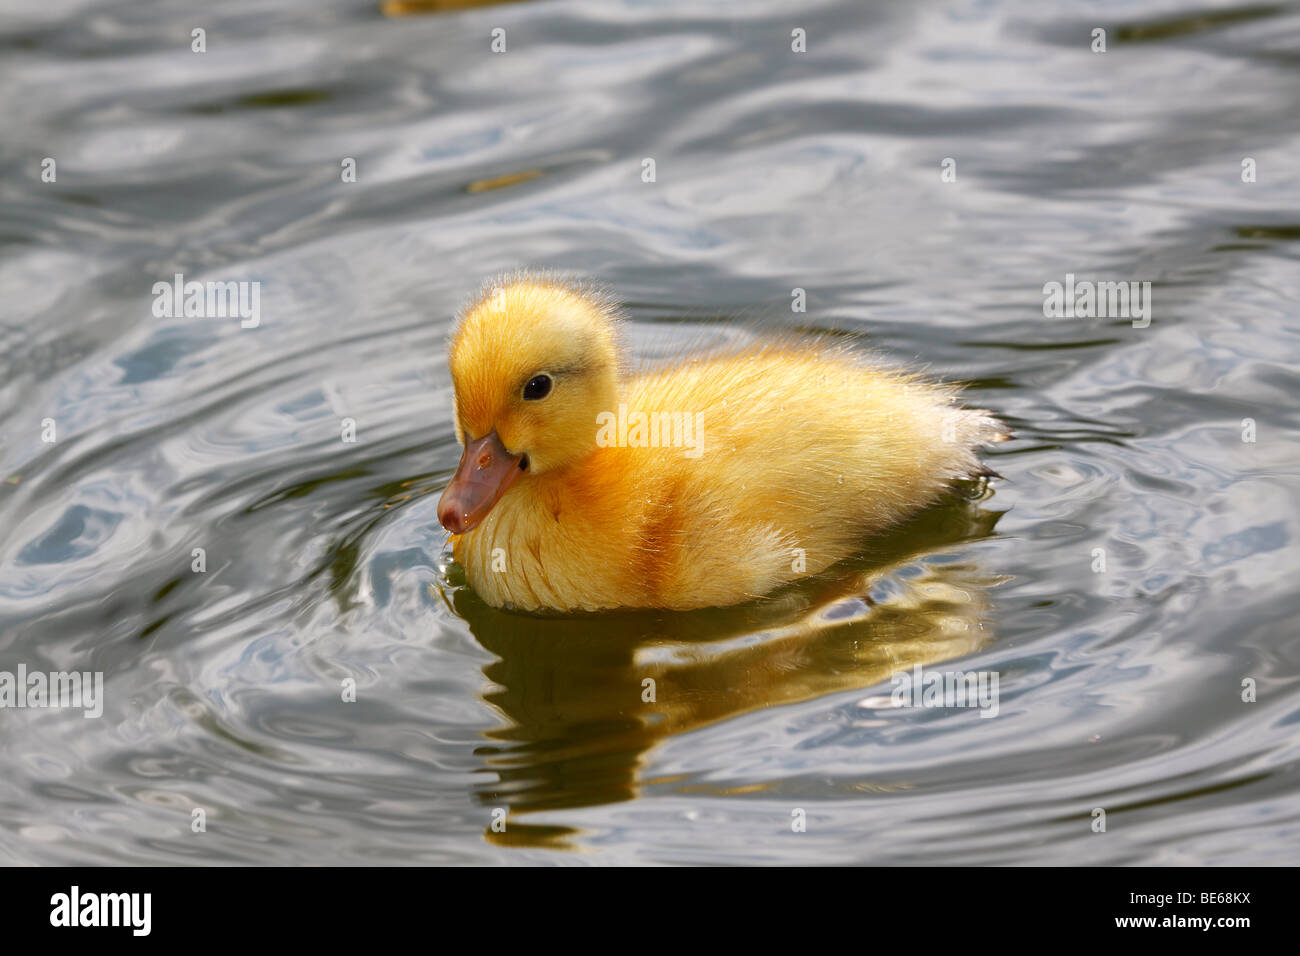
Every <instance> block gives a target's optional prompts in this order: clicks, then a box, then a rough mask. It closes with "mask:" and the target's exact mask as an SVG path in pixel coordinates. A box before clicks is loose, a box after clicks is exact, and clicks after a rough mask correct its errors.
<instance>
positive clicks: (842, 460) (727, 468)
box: [620, 342, 1006, 608]
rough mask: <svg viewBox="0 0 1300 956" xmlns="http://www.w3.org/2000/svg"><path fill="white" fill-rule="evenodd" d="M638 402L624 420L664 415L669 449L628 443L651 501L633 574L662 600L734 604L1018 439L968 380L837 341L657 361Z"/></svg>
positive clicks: (833, 552) (640, 525)
mask: <svg viewBox="0 0 1300 956" xmlns="http://www.w3.org/2000/svg"><path fill="white" fill-rule="evenodd" d="M624 399H625V402H624V403H625V404H626V409H627V410H626V414H623V413H622V412H621V411H620V415H621V416H622V417H623V418H627V419H631V420H632V421H634V422H646V423H648V424H654V423H655V422H656V421H657V422H658V424H659V425H660V426H661V427H660V429H659V434H658V435H657V436H654V437H656V438H657V447H638V448H634V449H633V448H628V449H626V450H625V451H626V452H631V453H632V454H633V455H634V456H635V468H634V469H632V470H631V472H629V474H630V475H634V476H635V477H634V479H633V480H634V481H635V484H636V487H637V490H638V493H637V500H638V501H639V502H640V503H643V504H642V505H641V508H642V510H641V512H640V513H639V515H638V519H639V520H637V521H634V522H632V526H631V527H630V528H629V531H628V533H629V535H631V537H632V538H633V539H634V540H633V541H632V543H631V558H630V560H631V561H632V564H633V568H632V571H633V573H632V575H631V580H632V581H635V582H637V583H638V586H639V587H640V588H642V589H644V591H645V594H646V597H645V599H644V600H643V602H642V603H646V604H651V605H654V606H663V607H678V608H682V607H701V606H709V605H724V604H732V603H736V602H738V601H742V600H745V599H747V598H749V597H755V596H758V595H761V594H764V593H767V592H768V591H770V590H772V589H773V588H774V587H777V586H779V585H781V584H783V583H785V582H787V581H790V580H793V579H795V578H798V577H801V576H803V575H805V574H815V573H817V572H819V571H821V570H823V569H825V568H826V567H828V566H829V565H831V564H833V563H835V562H836V561H839V560H842V559H844V558H846V557H848V556H850V555H851V554H853V553H854V552H855V551H856V550H858V549H859V548H860V547H861V545H862V543H863V540H864V538H865V537H867V536H869V535H870V534H872V533H875V532H878V531H881V530H883V529H884V528H887V527H889V526H890V525H894V524H897V523H898V522H900V521H902V520H904V519H905V518H907V517H908V516H909V515H911V514H913V513H915V512H917V511H919V510H920V509H922V508H924V507H925V506H927V505H929V504H931V503H933V502H934V501H935V500H936V499H938V498H939V497H940V496H941V495H942V494H943V492H944V491H945V489H947V488H948V487H949V486H950V485H951V484H952V483H953V482H954V481H955V480H958V479H962V478H967V477H972V476H974V475H977V474H979V473H981V470H982V469H981V465H980V463H979V461H978V458H977V456H976V449H977V448H978V447H979V446H980V445H981V444H984V443H987V442H993V441H1000V440H1002V439H1003V438H1005V437H1006V435H1005V431H1004V429H1003V428H1002V427H1001V426H1000V425H999V424H998V423H997V422H996V421H995V420H994V419H993V418H992V417H991V416H989V415H988V414H987V413H985V412H981V411H975V410H969V409H964V408H961V407H959V406H957V405H956V404H955V392H954V391H953V390H951V389H948V388H945V387H942V386H937V385H933V384H929V383H926V382H924V381H922V380H920V379H919V378H917V377H916V376H913V375H908V374H905V373H901V372H897V371H893V370H888V369H886V368H884V367H881V366H874V365H870V364H866V363H865V362H864V360H863V359H862V358H861V357H860V356H859V355H857V354H855V353H851V352H848V351H846V350H842V349H839V348H836V347H834V346H824V345H816V346H812V347H809V346H807V345H804V346H802V347H800V346H797V345H793V344H785V343H780V342H769V343H764V344H760V345H756V346H753V347H750V348H748V349H745V350H744V351H741V352H737V353H734V354H730V355H722V356H717V357H713V358H696V359H694V360H692V361H691V362H690V363H689V364H686V365H683V366H680V367H676V368H671V369H664V370H660V371H648V372H644V373H642V374H639V375H636V376H634V377H633V378H631V379H630V380H629V381H628V382H627V383H626V389H625V396H624ZM637 412H640V413H641V414H642V415H643V416H644V417H643V418H640V419H637V418H635V417H634V416H635V415H636V413H637ZM678 414H680V417H677V416H678ZM655 416H658V417H657V419H656V417H655ZM678 421H680V422H682V423H683V424H682V425H681V428H682V431H681V432H673V433H672V435H671V436H670V439H669V440H665V436H664V434H663V426H665V425H668V426H674V425H675V424H676V423H677V422H678ZM622 437H623V436H622V435H620V438H622ZM646 438H647V436H646V435H645V434H644V433H642V434H635V433H634V434H633V435H632V441H636V440H637V439H642V440H645V439H646ZM678 438H681V439H682V440H681V441H678V440H677V439H678ZM646 444H650V442H646Z"/></svg>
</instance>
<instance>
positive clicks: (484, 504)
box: [438, 431, 526, 534]
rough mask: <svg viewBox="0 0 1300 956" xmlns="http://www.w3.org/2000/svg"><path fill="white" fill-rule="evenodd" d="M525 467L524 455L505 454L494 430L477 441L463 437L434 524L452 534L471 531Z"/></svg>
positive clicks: (504, 447) (507, 452) (439, 502)
mask: <svg viewBox="0 0 1300 956" xmlns="http://www.w3.org/2000/svg"><path fill="white" fill-rule="evenodd" d="M525 467H526V464H525V461H524V456H523V455H522V454H519V455H512V454H511V453H510V452H509V451H507V450H506V446H505V445H503V444H501V439H500V438H498V437H497V433H496V432H495V431H491V432H488V433H487V434H486V435H484V436H483V437H482V438H480V439H478V440H477V441H471V440H470V439H469V436H466V440H465V452H464V454H462V455H461V456H460V464H459V465H458V466H457V467H456V474H454V475H453V476H452V478H451V482H450V483H449V484H448V485H447V489H446V490H445V491H444V492H443V493H442V497H441V498H439V499H438V521H440V522H441V523H442V526H443V527H444V528H446V529H447V530H448V531H450V532H451V533H452V534H465V533H466V532H467V531H473V530H474V529H475V528H476V527H478V525H479V523H480V522H482V520H483V519H484V518H486V517H487V514H488V512H489V511H491V510H492V506H493V505H495V504H496V503H497V502H498V501H500V500H501V496H502V495H504V494H505V493H506V492H507V491H508V490H510V486H511V485H513V484H514V483H515V479H516V478H518V477H519V475H520V474H521V473H522V472H523V471H524V468H525Z"/></svg>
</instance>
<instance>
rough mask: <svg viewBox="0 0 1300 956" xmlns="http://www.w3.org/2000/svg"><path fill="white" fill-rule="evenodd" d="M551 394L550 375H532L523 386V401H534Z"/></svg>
mask: <svg viewBox="0 0 1300 956" xmlns="http://www.w3.org/2000/svg"><path fill="white" fill-rule="evenodd" d="M549 394H551V376H549V375H534V376H533V377H532V378H530V379H529V380H528V384H527V385H525V386H524V401H526V402H535V401H537V400H538V399H539V398H545V397H546V396H547V395H549Z"/></svg>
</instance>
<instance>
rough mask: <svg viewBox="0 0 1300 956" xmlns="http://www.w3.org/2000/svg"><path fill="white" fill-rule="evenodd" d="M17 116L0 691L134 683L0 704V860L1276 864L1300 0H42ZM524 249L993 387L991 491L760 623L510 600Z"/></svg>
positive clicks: (824, 580)
mask: <svg viewBox="0 0 1300 956" xmlns="http://www.w3.org/2000/svg"><path fill="white" fill-rule="evenodd" d="M195 28H202V29H203V30H205V31H206V34H205V38H206V52H204V53H196V52H193V50H192V49H191V45H192V43H193V38H192V30H194V29H195ZM1097 28H1101V29H1104V30H1105V31H1106V33H1105V39H1106V50H1105V52H1104V53H1103V52H1094V51H1093V49H1092V47H1093V44H1094V39H1093V31H1094V30H1095V29H1097ZM498 30H500V31H504V33H502V34H499V36H501V37H503V38H504V43H505V50H504V52H500V53H494V52H493V51H492V44H493V42H494V31H498ZM796 30H802V31H804V35H805V36H806V51H805V52H795V51H794V50H792V43H795V42H796V41H795V40H794V39H792V31H796ZM0 116H3V135H0V672H5V671H7V672H13V673H16V672H17V671H18V669H19V667H20V666H21V667H23V668H25V669H26V671H28V672H36V671H42V672H49V671H79V672H101V673H102V675H103V699H102V708H103V709H102V715H100V716H98V717H97V718H94V719H87V718H86V717H85V716H83V712H82V711H81V710H76V709H70V708H57V709H52V708H47V709H40V708H17V707H6V708H4V709H0V861H3V862H5V863H9V864H70V863H92V864H97V863H104V864H127V863H152V864H197V863H217V864H229V863H272V864H374V863H392V864H419V863H516V862H525V863H555V864H570V863H578V864H589V863H598V864H600V863H703V862H721V863H760V864H766V863H800V864H807V863H845V862H854V863H884V864H909V863H941V864H969V863H982V864H990V863H992V864H1008V863H1034V864H1058V863H1073V864H1135V863H1140V864H1281V863H1294V862H1296V861H1297V859H1298V858H1300V853H1298V852H1297V848H1298V846H1300V763H1298V761H1300V640H1298V639H1297V627H1298V624H1297V620H1298V619H1300V597H1298V596H1297V585H1296V581H1297V575H1298V573H1300V552H1298V551H1297V546H1296V545H1297V534H1298V533H1300V518H1298V517H1297V515H1298V512H1300V508H1298V506H1300V444H1298V443H1297V438H1298V437H1300V419H1298V417H1297V412H1296V401H1297V397H1300V304H1298V303H1300V8H1297V7H1296V6H1294V5H1289V4H1276V5H1274V4H1263V5H1237V6H1233V5H1215V4H1208V5H1204V6H1201V5H1196V6H1187V5H1182V4H1177V3H1172V2H1170V3H1165V2H1154V0H1153V2H1147V3H1075V2H1063V3H1052V4H1035V3H1012V2H996V3H977V2H957V3H932V2H924V0H923V2H911V0H907V2H896V3H873V4H870V5H867V4H862V3H855V2H809V3H800V4H789V3H773V2H753V3H725V4H724V3H699V2H692V3H685V2H683V3H636V2H630V0H629V2H619V3H609V2H597V0H590V2H555V0H541V2H525V3H511V4H502V5H483V4H474V3H467V2H461V3H456V2H446V3H438V2H429V3H416V2H397V0H390V2H387V3H384V4H382V5H381V4H379V3H372V2H342V0H332V2H328V0H327V2H315V0H313V2H306V0H293V2H286V3H277V4H256V3H214V4H184V3H167V2H160V3H153V2H120V3H113V2H102V0H101V2H79V0H54V2H46V3H41V4H29V3H16V2H14V3H7V4H3V5H0ZM47 159H52V160H54V164H55V165H54V167H53V169H54V176H53V181H46V179H45V178H43V173H44V171H45V170H46V168H47V164H46V163H45V160H47ZM646 159H653V160H654V167H655V177H654V181H653V182H646V181H644V179H643V171H644V169H645V164H644V160H646ZM349 160H350V161H352V162H353V163H354V164H355V165H354V168H355V171H356V176H355V181H354V182H349V181H345V179H346V178H347V177H346V175H345V174H346V171H347V168H348V162H349ZM947 160H951V161H952V162H951V163H946V162H945V161H947ZM954 171H955V178H954V177H953V176H952V175H951V173H952V172H954ZM520 267H531V268H549V269H556V270H560V271H562V272H565V273H569V274H574V275H579V276H585V277H589V278H592V279H595V280H598V281H599V282H601V283H602V284H604V285H605V286H607V287H608V288H609V289H610V290H612V292H613V293H614V295H615V296H617V297H618V299H619V300H620V301H621V302H622V303H624V310H625V314H626V316H627V318H628V319H629V322H630V325H631V330H630V333H631V341H632V345H633V348H634V349H635V351H636V352H637V353H638V354H639V355H641V356H652V355H672V354H673V352H674V349H677V348H680V346H681V344H682V343H684V342H687V341H695V340H698V339H699V338H700V337H701V336H702V335H706V336H707V335H712V336H715V337H719V338H726V337H735V336H740V335H744V334H747V333H746V332H745V330H746V329H749V328H752V327H753V326H754V325H755V324H759V325H763V326H770V327H773V328H804V329H809V330H817V331H821V332H837V333H840V334H842V335H843V336H844V337H846V338H847V339H850V340H852V341H854V342H855V343H859V344H861V345H862V346H863V347H864V348H871V349H875V350H878V351H879V352H880V353H882V354H884V355H885V356H887V357H888V358H890V359H892V360H896V361H899V362H904V363H908V364H913V365H918V366H924V367H925V368H927V369H928V370H929V372H930V373H931V374H932V375H934V376H936V377H941V378H944V379H946V380H950V381H955V382H962V383H965V384H966V386H967V389H968V391H967V401H968V402H969V403H970V404H972V405H976V406H979V407H983V408H988V409H992V410H994V411H995V412H996V413H998V414H999V415H1001V416H1002V417H1004V418H1005V419H1006V420H1007V421H1008V422H1010V423H1011V424H1012V426H1013V427H1014V429H1015V432H1016V438H1015V440H1014V441H1012V442H1009V443H1006V444H1004V445H1000V446H998V447H997V448H996V449H994V450H992V451H991V452H990V453H989V454H988V455H987V460H988V462H989V463H990V464H991V466H992V467H993V468H995V469H996V470H997V471H998V472H999V473H1000V474H1001V475H1003V476H1005V480H1002V481H996V482H993V483H992V485H991V486H990V487H988V488H986V489H983V490H982V491H981V492H980V493H979V494H974V493H972V494H970V495H968V496H967V497H964V498H957V499H954V500H952V501H949V502H946V503H944V504H943V505H941V506H939V507H937V508H935V509H932V510H930V511H928V512H926V513H925V514H924V515H922V516H921V517H920V518H918V519H917V520H916V521H915V522H912V523H910V524H909V525H907V526H906V527H904V528H900V529H898V530H897V531H896V532H894V533H892V534H890V535H888V536H885V537H882V538H880V539H877V540H875V541H872V542H870V543H869V544H868V546H867V548H866V550H865V551H864V553H863V555H862V556H861V557H860V558H859V559H857V560H855V561H853V562H850V563H849V564H847V565H845V566H841V567H837V568H835V569H833V570H832V571H831V572H828V573H827V574H824V575H820V576H818V577H817V578H815V579H813V580H811V581H808V582H805V583H802V584H800V585H797V586H794V587H791V588H787V589H785V590H783V591H780V592H778V593H776V594H774V595H772V596H770V597H769V598H766V599H764V600H761V601H756V602H753V603H751V604H748V605H744V606H742V607H738V608H729V609H718V610H709V611H699V612H691V613H667V612H622V613H616V614H604V615H588V616H583V617H574V618H563V617H544V616H529V615H522V614H512V613H508V612H504V611H499V610H494V609H492V608H490V607H488V606H486V605H485V604H484V602H483V601H482V600H481V599H480V598H479V597H478V596H476V595H475V594H474V592H473V591H472V590H471V589H469V588H467V587H466V586H465V582H464V575H463V572H462V571H461V569H460V568H458V567H457V566H456V565H455V564H454V563H453V562H452V560H451V556H450V552H449V550H448V548H447V534H446V532H445V531H443V529H442V528H441V527H440V526H439V524H438V521H437V517H436V502H437V493H438V492H439V491H440V490H441V488H442V487H443V485H444V484H445V483H446V481H447V479H448V477H449V476H450V474H451V473H452V470H453V469H454V467H455V465H456V462H457V460H458V457H459V448H458V445H457V442H456V438H455V434H454V432H453V428H452V419H451V385H450V379H449V376H448V373H447V369H446V362H445V346H446V339H447V335H448V332H449V330H450V324H451V321H452V319H453V317H454V315H455V312H456V310H457V309H458V307H459V306H460V305H461V304H462V303H463V302H464V301H465V300H466V298H467V297H468V296H469V295H471V294H472V293H474V292H475V291H476V290H477V289H478V288H479V286H480V284H481V283H482V282H483V281H485V280H487V279H489V278H490V277H492V276H493V275H495V274H498V273H500V272H503V271H506V270H512V269H516V268H520ZM177 273H180V274H183V276H184V277H185V279H186V280H198V281H201V282H207V281H216V282H249V283H253V282H256V283H258V284H259V286H258V288H259V289H260V313H259V315H258V320H257V322H256V324H255V326H253V325H252V324H251V323H241V321H240V320H239V318H196V317H191V318H185V317H184V316H180V317H167V316H165V315H164V316H159V315H156V314H155V311H154V305H155V299H156V296H155V293H154V291H153V287H154V284H155V283H158V282H164V283H168V282H171V281H172V278H173V276H174V275H176V274H177ZM1067 276H1071V277H1074V278H1073V279H1071V280H1067ZM1076 280H1077V281H1081V282H1083V281H1096V282H1101V281H1113V282H1125V283H1128V282H1138V283H1142V282H1150V283H1151V285H1150V298H1149V300H1147V301H1148V302H1149V304H1150V311H1149V316H1148V317H1146V318H1145V319H1143V318H1142V317H1140V316H1137V317H1134V316H1122V317H1115V316H1108V317H1095V318H1088V317H1075V318H1065V317H1048V316H1046V315H1045V314H1044V313H1045V307H1044V301H1045V298H1046V297H1047V293H1046V292H1045V286H1047V285H1048V284H1049V283H1052V282H1059V283H1062V284H1064V283H1066V282H1067V281H1076ZM795 289H802V290H804V291H805V294H806V300H807V309H806V312H803V313H794V312H792V311H791V303H792V290H795ZM246 324H247V325H249V327H243V326H244V325H246ZM345 420H351V422H352V423H353V424H354V427H355V438H356V440H355V441H344V440H343V433H344V430H345V428H346V427H347V426H346V425H345V424H344V423H345ZM50 439H53V440H50ZM196 549H201V550H199V551H197V552H196ZM196 563H197V564H201V566H202V568H203V569H202V570H195V567H196ZM914 665H924V666H926V667H938V668H940V669H945V670H961V671H980V672H992V673H996V674H997V675H999V689H1000V700H999V706H998V708H997V714H996V716H995V717H993V718H992V719H985V717H984V716H982V715H981V712H980V711H979V710H976V709H969V708H967V709H959V708H916V707H902V708H900V707H895V706H893V703H892V701H891V690H892V685H891V680H890V675H891V674H892V673H894V672H896V671H900V670H908V669H910V668H912V667H913V666H914ZM646 678H652V679H653V680H654V681H655V684H656V687H657V691H656V697H657V699H656V701H655V703H654V704H653V705H651V704H648V703H645V702H643V700H642V693H643V686H644V684H643V682H644V681H645V679H646ZM349 681H351V682H354V686H355V691H356V693H355V696H356V700H355V701H354V702H352V701H345V700H344V699H343V697H344V692H343V690H342V689H343V688H345V686H352V685H347V683H346V682H349ZM1251 689H1253V694H1252V693H1251ZM1243 695H1245V696H1246V697H1252V696H1253V698H1254V699H1253V700H1243ZM1097 808H1101V809H1104V810H1105V812H1106V821H1107V825H1106V831H1105V832H1104V833H1101V832H1094V821H1095V815H1094V810H1095V809H1097ZM196 809H201V810H203V813H204V817H205V820H206V831H205V832H194V827H193V821H194V818H195V813H194V811H195V810H196ZM800 811H801V812H802V813H803V814H804V815H805V816H806V821H807V827H806V832H793V830H792V819H793V818H795V817H796V816H797V814H798V812H800ZM501 812H504V814H505V816H506V819H507V820H508V825H507V826H506V829H505V831H504V832H494V830H493V828H492V821H493V815H494V813H497V814H498V816H500V814H501Z"/></svg>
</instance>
